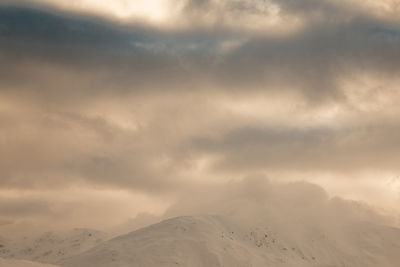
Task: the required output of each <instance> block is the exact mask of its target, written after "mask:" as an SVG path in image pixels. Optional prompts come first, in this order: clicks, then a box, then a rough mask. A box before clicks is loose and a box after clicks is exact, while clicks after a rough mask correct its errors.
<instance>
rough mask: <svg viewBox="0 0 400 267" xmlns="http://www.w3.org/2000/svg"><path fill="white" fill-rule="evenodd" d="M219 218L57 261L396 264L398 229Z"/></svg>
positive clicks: (96, 266) (91, 266) (184, 222)
mask: <svg viewBox="0 0 400 267" xmlns="http://www.w3.org/2000/svg"><path fill="white" fill-rule="evenodd" d="M283 230H284V229H273V228H269V227H268V226H260V225H258V226H255V227H250V228H248V226H245V227H243V226H240V225H237V224H235V223H232V222H231V221H229V220H228V219H226V218H224V217H220V216H201V217H178V218H174V219H170V220H166V221H163V222H161V223H158V224H155V225H152V226H149V227H146V228H143V229H140V230H138V231H135V232H132V233H129V234H126V235H122V236H119V237H116V238H114V239H112V240H109V241H106V242H105V243H103V244H101V245H99V246H97V247H95V248H93V249H91V250H89V251H87V252H84V253H82V254H80V255H76V256H73V257H71V258H69V259H66V260H62V261H60V262H58V264H59V265H60V266H63V267H110V266H114V267H123V266H124V267H125V266H134V267H148V266H165V267H172V266H174V267H176V266H190V267H214V266H215V267H216V266H226V267H247V266H248V267H250V266H252V267H265V266H292V267H293V266H296V267H301V266H320V267H334V266H352V267H367V266H371V267H372V266H374V267H377V266H379V267H389V266H391V267H398V266H399V263H400V243H399V242H398V240H400V230H399V229H394V228H389V227H384V226H376V225H370V224H362V223H360V224H358V225H349V226H343V227H342V228H341V229H337V231H335V230H332V232H324V231H322V230H318V229H305V230H304V231H302V232H301V233H297V235H294V234H292V233H290V234H288V233H286V232H282V231H283Z"/></svg>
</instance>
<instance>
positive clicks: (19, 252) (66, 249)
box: [0, 229, 107, 263]
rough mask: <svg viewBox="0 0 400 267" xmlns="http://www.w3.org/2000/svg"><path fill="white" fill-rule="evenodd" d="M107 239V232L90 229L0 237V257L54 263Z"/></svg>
mask: <svg viewBox="0 0 400 267" xmlns="http://www.w3.org/2000/svg"><path fill="white" fill-rule="evenodd" d="M106 239H107V234H105V233H103V232H100V231H96V230H91V229H73V230H70V231H64V232H46V233H44V234H41V235H39V236H36V237H32V238H23V239H21V240H12V241H10V240H5V239H3V241H2V239H0V257H2V258H5V259H20V260H21V259H23V260H30V261H35V262H42V263H55V262H57V261H60V260H61V259H63V258H66V257H71V256H72V255H76V254H79V253H81V252H84V251H86V250H88V249H90V248H92V247H94V246H96V245H98V244H100V243H102V242H103V241H105V240H106Z"/></svg>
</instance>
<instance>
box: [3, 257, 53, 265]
mask: <svg viewBox="0 0 400 267" xmlns="http://www.w3.org/2000/svg"><path fill="white" fill-rule="evenodd" d="M0 267H58V266H55V265H49V264H43V263H38V262H32V261H24V260H5V259H2V258H0Z"/></svg>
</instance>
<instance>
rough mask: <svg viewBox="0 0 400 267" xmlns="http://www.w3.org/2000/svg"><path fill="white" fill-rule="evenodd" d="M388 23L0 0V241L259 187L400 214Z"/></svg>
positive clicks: (318, 8) (371, 7)
mask: <svg viewBox="0 0 400 267" xmlns="http://www.w3.org/2000/svg"><path fill="white" fill-rule="evenodd" d="M399 12H400V1H398V0H379V1H378V0H376V1H374V0H368V1H365V0H363V1H361V0H335V1H334V0H296V1H294V0H252V1H250V0H230V1H228V0H146V1H139V0H113V1H106V0H84V1H82V0H81V1H72V0H69V1H65V0H17V1H16V0H13V1H8V0H0V129H1V131H0V233H2V232H10V231H17V230H18V231H20V230H21V229H28V228H29V231H33V229H38V230H42V229H44V228H45V229H48V228H52V227H53V228H60V227H61V228H62V227H64V228H67V227H75V226H77V227H92V228H100V229H110V228H113V227H116V226H120V227H126V225H127V224H129V225H136V224H137V225H139V224H144V223H147V222H151V221H154V220H157V218H161V217H167V216H173V215H180V214H182V213H190V212H194V211H196V212H200V211H202V212H206V211H207V210H205V209H204V203H208V201H206V200H207V198H208V197H210V199H212V200H214V204H215V203H221V202H224V205H222V206H221V205H217V206H218V207H219V208H222V207H224V208H225V207H226V205H228V204H226V203H230V204H232V203H236V202H235V201H236V200H237V199H241V198H243V196H246V197H248V198H251V199H253V195H254V194H256V195H257V194H262V193H260V192H259V191H260V190H259V188H267V189H266V192H272V191H273V192H274V193H265V194H266V195H268V194H270V195H273V196H274V199H275V197H276V199H279V201H277V203H278V204H277V205H282V201H281V198H279V197H277V196H279V195H280V192H286V193H285V194H286V195H288V194H289V195H291V194H294V195H295V197H293V199H295V200H296V202H298V203H302V204H304V205H303V206H306V205H308V204H307V203H308V202H302V201H299V199H303V200H304V199H305V200H307V199H313V197H312V195H313V194H314V193H315V192H316V193H315V195H316V198H317V199H325V197H321V198H320V197H318V196H320V195H324V196H325V195H326V198H328V199H331V200H332V201H336V202H337V201H338V199H346V200H351V201H358V202H357V203H362V205H366V206H368V207H371V208H374V209H377V210H379V211H380V212H381V213H385V214H390V215H392V216H398V213H399V212H400V208H399V206H400V205H399V204H400V165H399V159H400V138H399V136H400V116H399V115H400V105H398V104H399V103H400V90H399V88H398V86H399V80H400V75H399V74H400V17H399V16H398V13H399ZM254 177H257V178H254ZM249 181H250V182H249ZM299 181H300V182H299ZM270 183H272V185H271V184H270ZM304 184H307V186H304ZM242 186H243V187H244V188H248V190H244V191H243V192H242V191H240V190H239V191H240V192H239V193H238V189H237V188H241V187H242ZM293 186H294V188H295V190H294V189H293ZM309 187H310V188H314V187H317V188H318V189H315V188H314V189H315V190H314V189H309ZM227 188H228V189H227ZM232 188H236V189H232ZM249 188H250V189H249ZM271 188H272V189H271ZM310 190H311V191H312V192H314V193H310ZM220 192H221V195H220V194H219V193H220ZM222 192H224V193H222ZM287 192H289V193H287ZM294 192H299V193H298V195H296V194H295V193H294ZM321 192H322V193H321ZM285 194H284V195H285ZM217 196H218V197H217ZM336 197H338V198H336ZM285 199H287V198H285ZM290 199H291V200H290V201H293V199H292V198H290ZM267 200H270V198H267ZM267 200H266V199H264V200H263V201H267ZM203 202H204V203H203ZM322 202H324V203H325V200H323V201H322ZM336 202H334V203H336ZM272 203H275V202H274V201H272ZM279 203H280V204H279ZM349 203H350V202H349ZM351 203H353V202H351ZM225 204H226V205H225ZM212 205H213V203H209V206H212ZM232 205H233V204H232ZM324 207H325V206H324ZM226 209H229V208H226ZM208 212H210V210H208ZM335 214H336V213H335ZM368 214H369V213H368ZM396 214H397V215H396ZM397 218H399V217H397ZM27 226H29V227H27Z"/></svg>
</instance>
